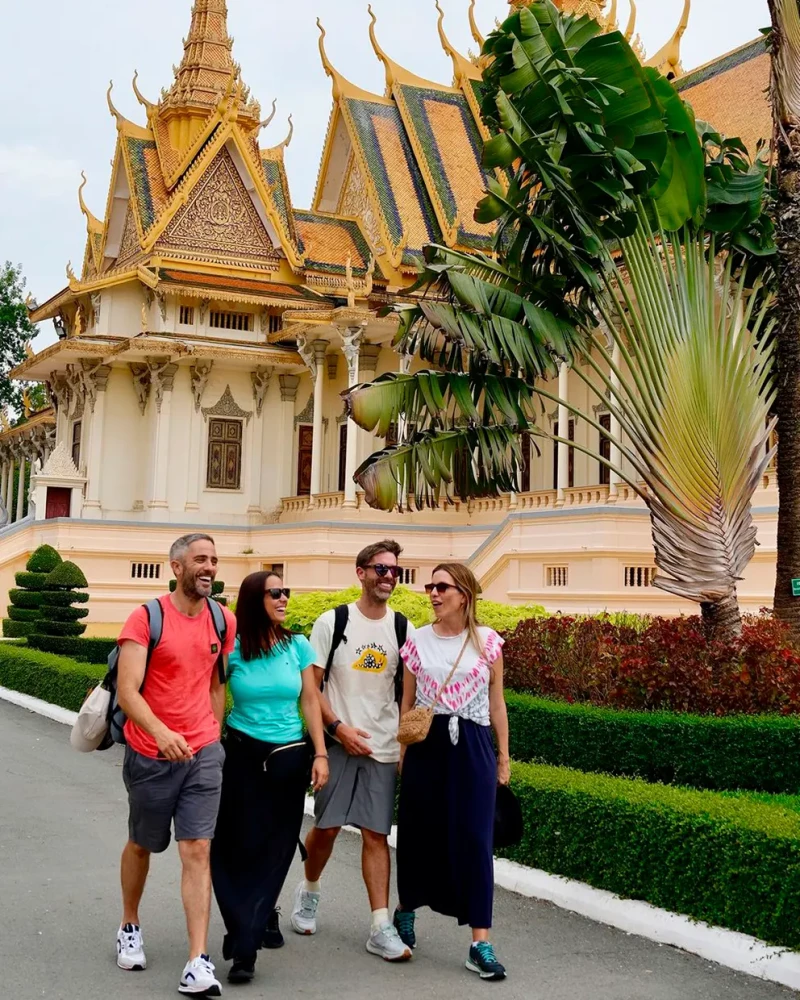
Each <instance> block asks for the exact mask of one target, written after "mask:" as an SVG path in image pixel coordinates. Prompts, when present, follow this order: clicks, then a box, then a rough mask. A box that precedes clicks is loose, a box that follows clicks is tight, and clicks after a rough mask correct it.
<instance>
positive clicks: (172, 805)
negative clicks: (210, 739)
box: [122, 742, 225, 854]
mask: <svg viewBox="0 0 800 1000" xmlns="http://www.w3.org/2000/svg"><path fill="white" fill-rule="evenodd" d="M224 761H225V751H224V750H223V749H222V744H221V743H219V742H217V743H209V745H208V746H205V747H203V749H202V750H198V752H197V753H196V754H195V756H194V760H191V761H185V762H184V761H170V760H160V759H158V760H156V759H154V758H152V757H145V756H143V755H142V754H140V753H137V752H136V751H135V750H133V749H131V747H126V748H125V763H124V764H123V766H122V779H123V781H124V782H125V787H126V788H127V790H128V804H129V807H130V812H129V815H128V835H129V837H130V839H131V840H132V841H133V843H134V844H138V845H139V847H143V848H145V850H147V851H152V852H153V853H154V854H160V853H161V851H166V849H167V848H168V847H169V839H170V828H171V826H172V824H173V821H174V824H175V839H176V840H211V838H212V837H213V836H214V828H215V827H216V825H217V812H218V811H219V797H220V792H221V790H222V765H223V763H224Z"/></svg>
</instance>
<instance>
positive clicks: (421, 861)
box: [395, 563, 510, 979]
mask: <svg viewBox="0 0 800 1000" xmlns="http://www.w3.org/2000/svg"><path fill="white" fill-rule="evenodd" d="M425 589H426V590H427V591H428V593H429V594H430V598H431V604H432V605H433V609H434V612H435V613H436V621H435V622H434V624H433V625H427V626H426V627H424V628H421V629H417V631H416V632H415V633H414V635H413V636H411V637H409V639H408V641H407V642H406V644H405V646H403V649H402V650H401V651H400V654H401V656H402V659H403V662H404V664H405V677H404V686H403V704H402V708H401V714H403V715H404V714H405V713H406V712H408V711H410V710H411V709H412V708H414V707H417V708H429V707H430V706H431V705H432V704H433V703H434V701H435V699H436V696H437V695H438V694H439V692H440V690H441V689H442V685H443V684H445V682H446V681H448V677H450V674H451V671H452V670H453V668H454V667H456V663H457V664H458V665H457V667H456V670H455V673H454V674H453V676H452V678H451V679H450V680H449V682H448V683H447V685H446V687H445V688H444V690H443V691H442V694H441V697H440V698H439V701H438V703H437V704H436V706H435V710H434V711H435V715H434V719H433V725H432V726H431V730H430V733H429V734H428V736H427V738H426V739H425V740H423V741H422V742H421V743H415V744H412V745H411V746H409V747H407V748H406V751H405V755H404V758H403V761H402V768H403V777H402V781H401V785H400V808H399V815H398V823H397V883H398V890H399V896H400V905H399V907H398V908H397V910H396V912H395V926H396V927H397V930H398V932H399V933H400V936H401V937H402V939H403V940H404V941H405V943H406V944H407V945H409V947H412V948H413V947H414V946H415V945H416V935H415V932H414V917H415V911H416V910H418V909H419V908H420V907H421V906H429V907H430V908H431V909H432V910H434V911H435V912H437V913H441V914H444V915H445V916H450V917H455V918H456V919H457V920H458V922H459V924H468V925H469V926H470V927H471V928H472V947H471V948H470V952H469V957H468V959H467V968H468V969H470V970H471V971H472V972H477V973H478V974H479V975H480V976H481V978H482V979H503V978H505V975H506V971H505V969H504V968H503V966H502V965H501V964H500V962H498V961H497V957H496V956H495V953H494V949H493V947H492V945H491V943H490V941H489V931H490V928H491V926H492V903H493V899H494V860H493V838H494V813H495V797H496V792H497V785H498V783H500V784H508V781H509V777H510V768H509V755H508V715H507V713H506V704H505V699H504V697H503V653H502V646H503V640H502V639H501V638H500V636H499V635H498V634H497V633H496V632H495V631H494V630H493V629H490V628H485V627H483V626H479V625H478V623H477V620H476V617H475V607H476V603H477V599H478V594H479V593H480V588H479V586H478V581H477V580H476V579H475V576H474V574H473V573H472V572H471V570H469V569H468V568H467V567H466V566H463V565H461V564H460V563H442V564H441V565H439V566H437V567H436V569H435V570H434V572H433V577H432V582H431V583H430V584H428V585H427V586H426V588H425ZM492 729H494V735H495V739H496V742H497V753H496V752H495V746H494V743H493V741H492Z"/></svg>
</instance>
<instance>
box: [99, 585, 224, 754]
mask: <svg viewBox="0 0 800 1000" xmlns="http://www.w3.org/2000/svg"><path fill="white" fill-rule="evenodd" d="M206 603H207V604H208V610H209V611H210V612H211V620H212V621H213V623H214V631H215V632H216V633H217V638H218V639H219V642H220V646H219V649H220V652H219V659H218V660H217V670H218V672H219V681H220V684H224V683H225V661H224V659H223V655H224V654H223V652H222V650H223V649H224V648H225V638H226V636H227V633H228V621H227V619H226V618H225V612H224V611H223V610H222V608H221V607H220V605H219V604H217V602H216V601H212V600H211V599H210V598H207V599H206ZM144 609H145V611H146V612H147V619H148V621H149V623H150V641H149V643H148V644H147V666H146V667H145V677H144V678H142V686H141V688H140V689H139V690H140V691H142V690H144V681H145V678H146V677H147V667H148V666H149V665H150V659H151V658H152V656H153V652H154V650H155V648H156V646H157V645H158V644H159V642H161V636H162V634H163V632H164V609H163V608H162V607H161V601H160V600H158V598H154V599H153V600H152V601H148V602H147V604H145V605H144ZM119 655H120V647H119V646H115V647H114V648H113V649H112V650H111V652H110V653H109V654H108V671H107V672H106V676H105V678H104V680H103V687H104V688H105V689H106V691H109V692H110V693H111V701H110V703H109V706H108V735H107V736H106V738H105V739H104V740H103V742H102V743H101V744H100V746H99V747H98V748H97V749H98V750H108V748H109V747H111V746H113V745H114V744H115V743H120V744H121V745H122V746H126V745H127V742H128V741H127V740H126V739H125V723H126V722H127V721H128V720H127V717H126V715H125V713H124V712H123V711H122V709H121V708H120V704H119V701H118V700H117V679H118V676H119Z"/></svg>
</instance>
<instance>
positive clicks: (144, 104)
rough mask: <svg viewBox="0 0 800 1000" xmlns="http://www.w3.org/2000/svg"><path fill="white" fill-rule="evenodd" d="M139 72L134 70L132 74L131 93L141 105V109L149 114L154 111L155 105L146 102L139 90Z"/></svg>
mask: <svg viewBox="0 0 800 1000" xmlns="http://www.w3.org/2000/svg"><path fill="white" fill-rule="evenodd" d="M138 81H139V70H138V69H137V70H134V73H133V92H134V94H135V95H136V100H137V101H138V102H139V103H140V104H141V105H142V107H143V108H144V109H145V110H146V111H147V113H148V114H150V112H151V111H153V110H155V104H153V102H152V101H148V100H147V98H146V97H145V96H144V95H143V94H142V92H141V90H139V83H138Z"/></svg>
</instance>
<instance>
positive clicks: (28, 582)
mask: <svg viewBox="0 0 800 1000" xmlns="http://www.w3.org/2000/svg"><path fill="white" fill-rule="evenodd" d="M47 576H48V574H47V573H28V572H22V573H15V574H14V579H15V580H16V582H17V586H18V587H23V588H24V589H25V590H45V589H46V587H47Z"/></svg>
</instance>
